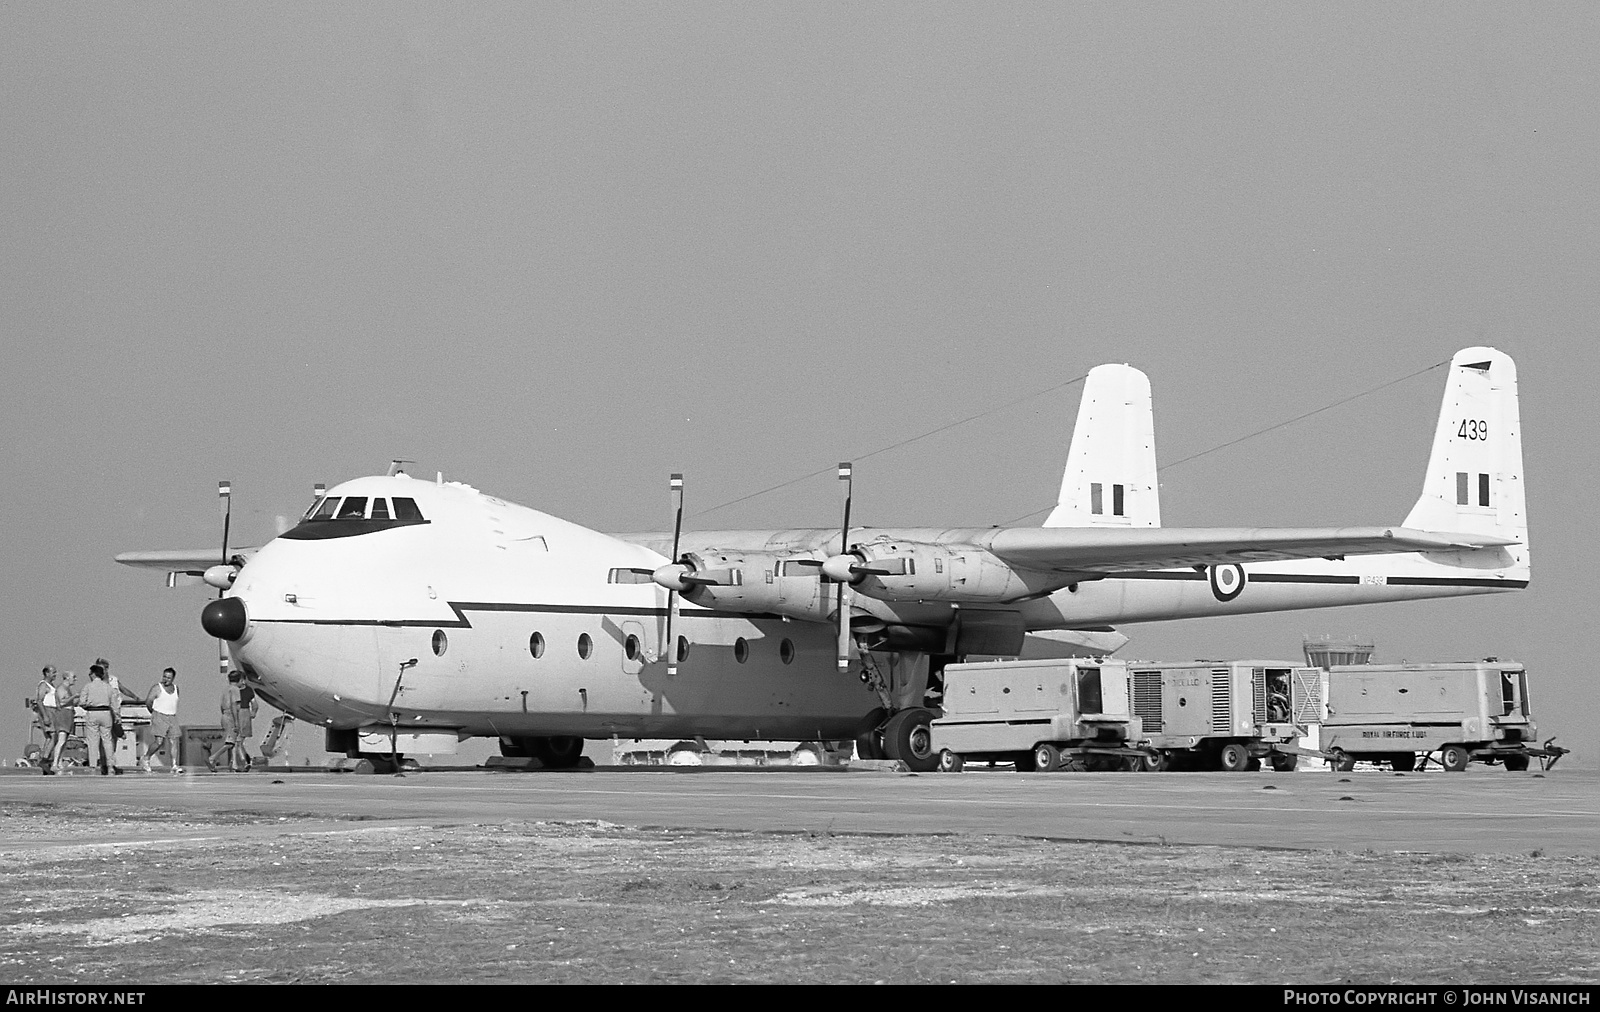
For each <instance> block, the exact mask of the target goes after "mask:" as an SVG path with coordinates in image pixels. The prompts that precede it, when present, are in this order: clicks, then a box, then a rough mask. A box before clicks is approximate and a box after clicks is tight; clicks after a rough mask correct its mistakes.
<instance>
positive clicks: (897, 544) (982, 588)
mask: <svg viewBox="0 0 1600 1012" xmlns="http://www.w3.org/2000/svg"><path fill="white" fill-rule="evenodd" d="M822 573H823V575H824V576H826V577H828V578H829V579H830V580H834V581H836V582H839V583H847V584H849V585H850V586H851V587H852V588H854V590H855V591H856V593H858V594H862V595H864V596H866V597H872V598H877V599H878V600H880V601H948V602H952V603H955V604H1004V603H1007V602H1011V601H1022V600H1027V599H1028V598H1032V597H1038V596H1041V595H1044V594H1049V593H1050V592H1052V591H1055V590H1059V589H1061V588H1062V587H1065V586H1066V585H1067V584H1068V583H1071V582H1072V581H1073V579H1074V577H1072V576H1070V575H1067V574H1062V573H1043V572H1038V571H1035V570H1028V569H1020V568H1018V567H1016V566H1012V565H1010V564H1008V563H1006V562H1003V561H1001V560H1000V559H999V558H997V557H996V556H995V555H994V554H993V553H991V552H990V551H988V550H987V549H984V548H979V547H978V546H976V545H963V544H930V543H927V542H919V541H907V540H901V539H897V538H893V537H890V536H888V535H881V536H879V537H877V538H874V539H873V540H871V541H867V542H863V543H861V544H855V545H851V546H850V550H849V551H848V552H846V553H845V554H843V555H835V556H834V557H832V558H830V559H828V560H827V561H826V562H824V563H823V564H822Z"/></svg>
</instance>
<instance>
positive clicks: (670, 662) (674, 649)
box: [662, 472, 683, 678]
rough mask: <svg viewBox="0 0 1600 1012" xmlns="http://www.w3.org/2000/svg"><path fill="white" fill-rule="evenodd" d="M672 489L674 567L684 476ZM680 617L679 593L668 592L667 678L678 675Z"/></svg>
mask: <svg viewBox="0 0 1600 1012" xmlns="http://www.w3.org/2000/svg"><path fill="white" fill-rule="evenodd" d="M671 487H672V565H674V566H676V565H677V564H678V541H679V539H680V538H681V537H682V536H683V475H682V474H680V473H677V472H674V473H673V475H672V481H671ZM677 617H678V592H677V591H676V590H673V589H671V588H668V590H667V629H666V636H665V637H664V642H663V643H662V646H664V647H665V648H666V651H667V677H668V678H671V677H673V676H675V675H677V673H678V641H677V640H675V639H673V638H672V626H673V624H674V619H676V618H677Z"/></svg>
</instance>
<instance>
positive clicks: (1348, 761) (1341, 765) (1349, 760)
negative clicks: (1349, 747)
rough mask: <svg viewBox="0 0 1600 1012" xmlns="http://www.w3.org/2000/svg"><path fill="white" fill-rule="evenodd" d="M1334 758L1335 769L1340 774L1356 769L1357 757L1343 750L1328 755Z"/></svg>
mask: <svg viewBox="0 0 1600 1012" xmlns="http://www.w3.org/2000/svg"><path fill="white" fill-rule="evenodd" d="M1328 754H1329V755H1331V756H1333V768H1334V769H1335V770H1337V771H1338V772H1340V773H1349V772H1350V771H1351V770H1353V769H1355V768H1356V760H1355V757H1354V756H1352V755H1351V754H1350V753H1348V752H1346V751H1345V750H1344V749H1342V748H1336V749H1333V750H1332V751H1330V752H1329V753H1328Z"/></svg>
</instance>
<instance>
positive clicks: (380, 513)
mask: <svg viewBox="0 0 1600 1012" xmlns="http://www.w3.org/2000/svg"><path fill="white" fill-rule="evenodd" d="M372 519H373V520H387V519H389V500H387V499H374V500H372Z"/></svg>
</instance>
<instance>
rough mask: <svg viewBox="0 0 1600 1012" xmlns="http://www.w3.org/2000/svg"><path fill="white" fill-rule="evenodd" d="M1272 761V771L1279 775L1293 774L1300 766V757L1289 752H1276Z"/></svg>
mask: <svg viewBox="0 0 1600 1012" xmlns="http://www.w3.org/2000/svg"><path fill="white" fill-rule="evenodd" d="M1270 761H1271V763H1272V769H1273V770H1274V771H1275V772H1278V773H1293V772H1294V768H1295V767H1296V766H1298V765H1300V757H1299V756H1297V755H1294V754H1292V753H1289V752H1274V753H1272V759H1271V760H1270Z"/></svg>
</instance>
